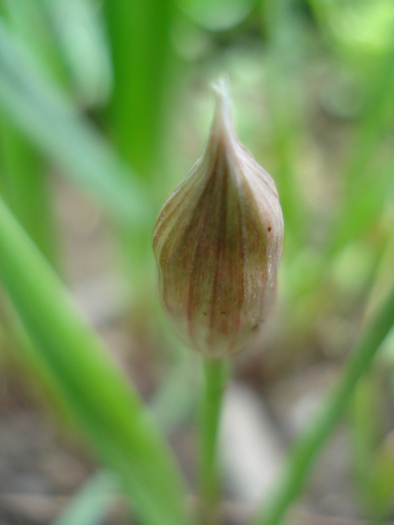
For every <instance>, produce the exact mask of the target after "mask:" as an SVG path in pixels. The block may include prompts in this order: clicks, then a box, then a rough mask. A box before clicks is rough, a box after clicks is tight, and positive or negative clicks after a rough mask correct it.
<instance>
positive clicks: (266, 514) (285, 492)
mask: <svg viewBox="0 0 394 525" xmlns="http://www.w3.org/2000/svg"><path fill="white" fill-rule="evenodd" d="M393 325H394V289H391V291H390V293H389V295H388V296H387V298H386V300H385V301H384V303H383V304H382V305H381V307H380V309H379V310H378V312H377V313H376V316H375V319H374V320H373V322H372V323H371V324H370V326H369V327H368V328H367V329H366V331H365V333H364V335H363V336H362V337H361V339H360V342H359V343H358V344H357V345H356V347H355V348H354V350H353V352H352V354H351V356H350V358H349V361H348V363H347V365H346V366H345V369H344V371H343V373H342V376H341V378H340V380H339V382H338V384H337V385H336V387H335V388H334V390H333V391H332V392H331V394H330V395H329V397H328V399H327V400H326V402H325V403H324V405H323V406H322V408H321V410H320V412H319V413H318V414H317V415H316V416H315V417H314V418H313V421H312V422H311V423H310V425H309V426H308V427H307V428H306V429H305V431H304V432H303V433H302V435H301V436H300V437H299V438H298V440H297V441H296V443H295V444H294V446H293V447H292V449H291V451H290V454H289V456H288V460H287V463H286V464H285V467H284V470H283V472H282V476H281V478H280V479H279V481H278V485H277V486H276V487H275V488H274V491H273V492H272V495H271V497H270V498H267V505H266V506H265V508H263V509H261V510H260V512H259V513H258V514H257V516H256V519H255V520H254V521H253V525H278V524H279V523H281V522H282V519H283V517H284V515H285V513H286V511H287V509H288V508H289V507H290V505H291V504H292V502H293V501H294V500H295V499H296V497H297V496H298V494H299V493H300V492H301V490H302V488H303V485H304V483H305V480H306V478H307V475H308V473H309V471H310V469H311V466H312V465H313V462H314V461H315V459H316V457H317V456H318V454H319V452H320V450H321V449H322V447H323V445H324V443H325V442H326V440H327V438H328V437H329V435H330V433H331V431H332V430H333V428H334V426H335V424H336V423H337V422H338V420H339V418H340V416H341V415H342V414H343V412H344V410H345V408H346V406H347V404H348V401H349V399H350V397H351V395H352V394H353V392H354V390H355V388H356V386H357V384H358V380H359V379H360V378H361V377H362V376H363V374H365V372H367V370H368V368H369V367H370V365H371V363H372V361H373V358H374V357H375V355H376V352H377V351H378V349H379V347H380V345H381V343H382V342H383V340H384V339H385V337H386V336H387V334H388V332H389V331H390V329H391V328H392V326H393Z"/></svg>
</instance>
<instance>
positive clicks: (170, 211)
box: [153, 82, 283, 358]
mask: <svg viewBox="0 0 394 525" xmlns="http://www.w3.org/2000/svg"><path fill="white" fill-rule="evenodd" d="M214 89H215V94H216V108H215V114H214V118H213V122H212V126H211V130H210V134H209V139H208V142H207V144H206V147H205V150H204V152H203V155H202V156H201V157H200V159H199V160H198V161H197V162H196V164H195V165H194V166H193V168H192V169H191V171H190V173H189V175H188V176H187V177H186V179H185V180H184V181H183V182H182V183H181V184H180V185H179V186H178V188H176V190H175V191H174V192H173V194H172V195H171V196H170V197H169V199H168V200H167V202H166V203H165V204H164V206H163V208H162V210H161V212H160V214H159V217H158V219H157V222H156V226H155V230H154V234H153V248H154V252H155V256H156V261H157V264H158V268H159V288H160V296H161V300H162V303H163V306H164V309H165V311H166V313H167V314H168V316H169V318H170V320H171V321H172V324H173V325H174V327H175V329H176V330H177V332H178V333H179V335H180V336H181V337H182V339H184V340H185V341H186V342H187V343H188V344H189V345H190V346H191V347H193V348H195V349H196V350H198V351H200V352H202V353H203V354H204V355H206V356H211V357H215V358H220V357H224V356H228V355H231V354H234V353H235V352H237V351H239V350H241V349H242V348H243V347H244V346H245V345H246V344H247V343H248V342H249V341H250V340H251V338H252V337H253V336H254V334H255V333H256V332H257V330H258V328H259V326H260V325H261V323H262V322H263V321H264V319H265V317H266V315H267V313H268V311H269V310H270V308H271V306H272V304H273V302H274V299H275V294H276V279H277V269H278V265H279V260H280V257H281V253H282V243H283V217H282V211H281V207H280V204H279V199H278V193H277V190H276V187H275V184H274V182H273V180H272V179H271V177H270V176H269V174H268V173H267V172H266V171H265V170H264V169H263V168H262V167H261V166H260V165H259V164H258V163H257V162H256V161H255V159H254V158H253V157H252V155H251V154H250V153H249V152H248V151H247V150H246V149H245V148H244V147H243V146H242V145H241V144H240V143H239V141H238V138H237V136H236V133H235V129H234V125H233V120H232V111H231V102H230V99H229V96H228V94H227V91H226V86H225V85H224V82H222V83H221V84H219V85H217V86H215V87H214Z"/></svg>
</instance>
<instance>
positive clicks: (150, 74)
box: [103, 0, 176, 183]
mask: <svg viewBox="0 0 394 525" xmlns="http://www.w3.org/2000/svg"><path fill="white" fill-rule="evenodd" d="M103 8H104V13H105V19H106V22H107V28H108V34H109V38H110V45H111V56H112V62H113V69H114V90H113V93H112V98H111V101H110V104H109V123H110V126H111V128H112V132H113V134H114V139H115V143H116V145H117V147H118V149H119V151H120V153H121V154H122V155H123V157H124V158H125V159H126V160H127V161H128V162H130V164H131V165H132V166H134V167H135V168H136V169H137V171H138V174H139V175H140V176H141V177H143V178H151V177H152V174H153V173H154V170H155V169H156V168H157V162H158V160H159V159H160V156H161V151H160V148H161V141H162V139H164V138H165V136H166V134H167V129H168V122H167V120H166V119H167V116H168V115H169V114H170V111H169V108H168V107H167V106H169V105H170V98H171V97H170V96H169V93H171V88H172V86H173V82H174V75H175V72H174V59H175V53H174V49H173V45H172V41H171V33H172V30H173V23H174V18H175V15H176V6H175V0H166V1H164V2H163V0H144V1H143V2H130V0H116V2H114V1H113V0H105V1H104V6H103ZM157 182H158V183H160V179H159V180H158V181H157Z"/></svg>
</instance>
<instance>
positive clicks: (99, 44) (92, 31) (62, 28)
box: [41, 0, 113, 106]
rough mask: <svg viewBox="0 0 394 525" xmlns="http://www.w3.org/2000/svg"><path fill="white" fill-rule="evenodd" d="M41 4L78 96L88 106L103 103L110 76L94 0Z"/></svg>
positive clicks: (50, 0) (58, 0)
mask: <svg viewBox="0 0 394 525" xmlns="http://www.w3.org/2000/svg"><path fill="white" fill-rule="evenodd" d="M41 1H42V0H41ZM44 5H45V8H46V10H47V14H48V16H49V18H50V20H51V22H52V25H53V33H54V39H55V40H56V41H57V42H58V43H59V50H60V53H61V55H62V58H63V61H64V63H65V66H66V68H67V70H68V71H69V73H70V76H71V79H72V81H73V84H74V86H75V89H76V92H77V95H78V98H79V99H81V100H82V102H83V103H84V104H87V105H89V106H91V105H94V104H103V103H104V102H105V101H106V100H107V98H108V97H109V94H110V92H111V89H112V81H113V79H112V65H111V56H110V51H109V45H108V41H107V35H106V31H105V27H104V21H103V20H102V16H101V15H102V11H101V10H100V9H98V6H97V2H96V1H95V0H45V2H44Z"/></svg>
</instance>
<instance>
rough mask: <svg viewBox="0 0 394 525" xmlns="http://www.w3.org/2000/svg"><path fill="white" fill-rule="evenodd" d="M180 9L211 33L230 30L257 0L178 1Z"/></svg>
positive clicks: (245, 15) (242, 18)
mask: <svg viewBox="0 0 394 525" xmlns="http://www.w3.org/2000/svg"><path fill="white" fill-rule="evenodd" d="M179 3H180V6H181V7H182V9H183V10H184V11H185V12H186V13H187V14H188V15H189V16H190V17H191V18H192V19H193V20H195V21H196V22H197V23H198V24H200V25H201V26H203V27H205V28H207V29H210V30H212V31H224V30H227V29H232V28H233V27H235V26H236V25H238V24H240V23H241V22H242V21H243V20H244V19H245V18H246V17H247V16H248V15H249V13H250V12H251V11H252V9H253V8H254V7H255V6H256V4H257V0H180V2H179Z"/></svg>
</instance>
